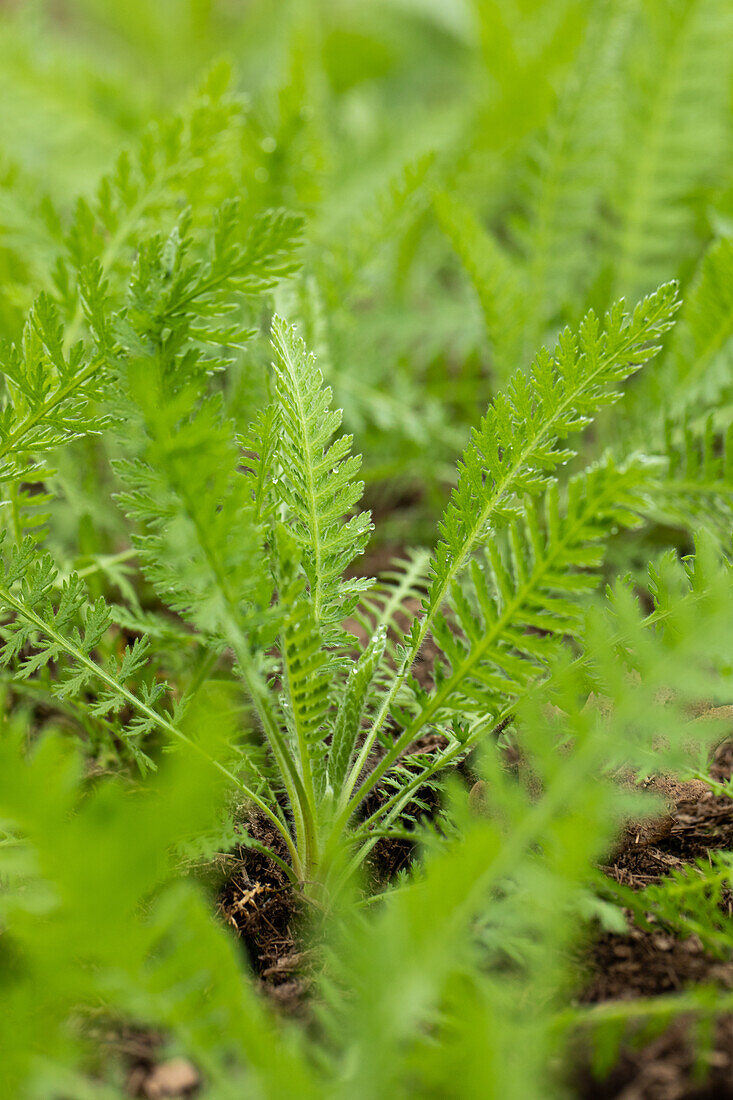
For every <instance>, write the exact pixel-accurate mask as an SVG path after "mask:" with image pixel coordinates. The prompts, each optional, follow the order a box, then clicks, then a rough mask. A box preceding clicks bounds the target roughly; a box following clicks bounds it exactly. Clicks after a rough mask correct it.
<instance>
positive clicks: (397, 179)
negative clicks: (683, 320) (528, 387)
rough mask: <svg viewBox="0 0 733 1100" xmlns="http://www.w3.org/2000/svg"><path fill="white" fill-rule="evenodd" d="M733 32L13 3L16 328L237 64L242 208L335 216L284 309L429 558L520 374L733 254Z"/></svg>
mask: <svg viewBox="0 0 733 1100" xmlns="http://www.w3.org/2000/svg"><path fill="white" fill-rule="evenodd" d="M730 31H731V9H730V4H729V3H728V2H727V0H704V2H703V0H613V2H606V0H597V2H595V3H593V4H583V3H579V2H577V0H576V2H571V0H442V2H437V0H278V2H277V3H276V4H273V3H272V0H240V2H235V0H156V2H155V3H150V2H149V0H126V2H125V3H124V4H109V3H107V2H106V0H36V2H32V0H31V2H25V3H20V2H17V0H16V2H10V3H7V2H6V3H5V4H3V5H2V12H1V14H0V34H1V35H2V41H3V65H2V71H1V72H0V95H2V102H3V103H4V104H5V105H6V109H5V110H4V111H3V112H2V117H1V118H0V165H1V166H2V188H1V189H0V241H1V242H2V243H1V244H0V276H2V278H1V285H2V290H1V291H0V315H1V318H2V320H3V322H4V323H5V324H6V326H7V331H10V332H13V331H15V332H18V331H19V330H20V327H21V324H22V319H23V316H24V312H25V310H26V309H27V308H28V306H29V305H30V302H31V301H32V298H33V296H34V294H35V293H36V292H37V291H38V290H39V289H41V288H43V286H44V285H45V284H47V283H48V281H49V278H50V274H51V273H50V265H51V264H52V263H53V259H54V255H55V246H56V241H55V239H57V238H58V234H59V223H60V222H61V223H63V220H64V218H65V217H68V215H69V212H70V211H71V209H72V207H73V204H74V202H75V199H76V196H77V195H87V196H89V195H91V194H92V193H93V192H94V189H95V186H96V184H97V181H98V179H99V178H100V177H101V175H102V174H103V172H104V171H105V170H108V169H109V168H110V166H111V165H112V164H113V163H114V161H115V158H116V157H117V156H118V155H119V152H120V150H123V149H126V148H132V149H134V148H135V146H136V145H137V143H138V142H139V135H140V133H141V131H143V130H144V128H145V126H146V125H148V124H149V123H151V122H153V121H154V120H156V119H160V118H165V117H166V116H168V115H170V113H171V112H173V111H174V110H175V109H176V107H177V106H178V105H179V104H180V103H181V102H182V101H185V97H186V96H187V94H188V93H189V92H190V90H191V89H192V88H193V87H195V86H196V85H197V83H198V82H199V81H200V79H201V74H202V72H204V71H206V69H207V68H208V67H210V66H211V65H212V63H214V62H215V61H216V60H217V59H220V58H222V57H225V58H228V59H229V60H230V61H231V62H232V63H233V64H234V68H235V73H236V80H237V82H238V87H239V90H240V91H241V92H242V94H243V97H244V104H245V106H244V122H243V125H242V127H241V130H240V131H239V133H238V136H237V141H238V142H239V143H240V147H239V149H238V151H237V156H239V157H240V158H241V163H242V164H243V165H244V166H245V168H244V169H243V171H242V173H241V189H242V191H243V192H244V193H245V194H246V196H247V197H248V198H249V199H250V200H251V202H252V205H253V208H261V207H262V206H263V205H284V206H287V207H290V208H295V209H298V210H302V211H303V212H305V214H306V215H307V219H308V223H307V241H306V263H305V265H304V272H305V274H304V276H303V278H302V279H301V280H300V282H299V283H298V284H296V285H295V286H293V287H292V288H290V289H289V295H288V296H289V299H290V300H288V301H287V302H286V303H284V305H283V309H285V311H286V312H287V313H288V314H289V315H290V316H291V317H293V318H294V319H297V320H299V321H300V323H301V324H302V325H303V326H304V327H305V330H306V336H307V338H308V340H309V342H310V343H311V345H312V346H314V347H315V348H316V350H317V352H318V353H319V357H320V362H321V365H322V367H323V369H324V373H326V374H327V376H328V380H329V382H330V384H332V385H333V387H334V389H335V392H336V398H337V401H338V403H339V404H340V405H342V406H343V408H344V411H345V420H346V424H347V427H348V428H349V430H351V431H353V432H354V433H355V435H356V438H357V446H358V448H359V449H361V450H362V451H363V453H364V456H365V475H366V482H367V490H368V503H369V504H370V505H371V506H372V507H373V508H374V510H375V512H376V513H377V515H378V517H379V518H380V520H381V521H382V522H381V525H380V528H381V532H382V534H381V537H382V539H384V540H386V541H387V542H390V543H397V544H401V543H403V542H404V541H405V531H406V530H408V529H409V531H410V540H411V541H412V542H415V541H420V537H421V534H422V531H427V530H428V529H429V528H428V527H427V526H426V524H427V521H429V520H431V519H433V518H434V516H435V513H436V510H437V505H438V503H439V502H440V501H442V500H444V498H445V486H446V483H447V482H450V480H451V479H452V477H453V473H452V470H453V462H454V459H455V455H456V454H457V453H458V451H459V449H460V447H461V445H462V444H463V443H464V442H465V437H466V435H467V430H468V428H467V425H470V424H471V423H472V422H474V421H475V419H476V417H477V415H478V414H479V413H480V412H481V411H483V409H484V408H485V407H486V404H487V402H488V400H489V399H490V397H491V396H492V394H493V393H494V392H495V391H496V389H497V388H498V387H499V386H500V385H501V383H502V382H503V381H504V380H505V379H506V377H507V376H508V374H509V373H510V371H511V370H512V369H514V368H515V367H516V366H518V365H522V364H528V363H529V361H530V360H531V357H532V355H533V354H534V351H535V350H536V349H537V347H538V346H539V345H540V344H541V343H544V342H547V341H550V340H552V339H553V338H554V337H555V336H556V334H557V332H558V330H559V329H560V328H561V327H562V326H563V325H565V324H566V323H572V322H575V321H577V320H578V318H579V317H580V316H581V315H582V314H583V313H584V312H585V311H586V310H587V308H588V307H589V306H594V307H596V308H598V309H601V310H602V309H604V308H606V307H607V306H608V304H609V303H610V302H611V301H612V300H613V299H614V298H617V297H620V296H623V295H625V296H627V297H628V298H636V297H638V296H639V295H641V294H642V293H645V292H648V291H649V290H651V289H652V288H653V287H654V286H656V285H657V284H658V283H659V282H660V281H662V280H665V279H669V278H673V277H678V278H680V279H681V280H682V282H683V284H686V283H688V282H689V281H690V279H691V278H693V277H694V273H695V269H696V266H697V264H698V263H699V261H700V258H701V256H702V255H703V253H704V251H705V249H706V248H707V246H708V245H709V244H710V242H711V241H713V240H714V239H715V238H716V237H717V236H721V235H722V236H726V235H727V234H728V233H729V232H730V231H731V226H732V225H733V221H732V219H733V186H732V183H733V175H732V171H731V165H732V164H733V161H732V160H731V157H730V139H731V110H730V108H731V80H730V75H731V59H732V56H733V50H731V46H730V41H731V34H730ZM191 170H192V172H195V168H194V167H192V169H191ZM47 193H50V194H52V195H53V206H51V204H50V202H49V201H48V200H47V199H46V198H45V196H46V194H47ZM39 209H40V210H41V211H42V212H43V215H44V216H43V217H42V218H41V219H39V217H38V212H39ZM44 227H45V228H44ZM479 244H481V248H479ZM479 254H480V258H479ZM477 291H478V292H477ZM262 354H263V355H266V354H267V353H266V351H265V350H263V351H262ZM247 374H248V377H247V379H246V381H243V380H239V381H236V380H233V381H231V382H230V383H229V385H230V388H231V394H230V398H231V401H232V402H233V405H234V406H236V404H237V402H244V403H246V405H247V408H248V411H250V410H251V405H252V403H253V402H254V403H258V402H260V401H261V400H262V399H263V395H262V393H260V392H259V391H258V385H260V383H258V380H257V377H256V374H254V375H253V373H252V372H247ZM645 404H646V403H645ZM234 411H236V408H235V409H234ZM608 430H609V431H610V432H611V433H612V436H613V433H614V432H616V431H617V430H618V429H617V428H615V427H613V426H611V427H610V428H609V429H608ZM77 489H78V487H77ZM78 492H80V490H78ZM78 492H77V496H78ZM70 495H71V496H74V493H73V492H71V493H69V492H67V497H69V496H70ZM421 525H425V526H421ZM102 549H103V548H102Z"/></svg>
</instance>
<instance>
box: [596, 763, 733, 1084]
mask: <svg viewBox="0 0 733 1100" xmlns="http://www.w3.org/2000/svg"><path fill="white" fill-rule="evenodd" d="M732 768H733V743H729V744H726V745H724V746H722V747H721V749H720V750H719V751H718V752H717V753H716V756H715V761H714V764H713V767H712V768H711V773H712V775H713V776H714V777H715V778H716V779H726V778H728V777H729V776H730V774H731V770H732ZM660 793H667V794H668V796H669V797H670V801H671V803H672V805H671V807H670V809H671V812H670V814H669V815H664V816H663V817H661V818H659V819H656V820H655V821H653V822H652V823H651V824H650V825H648V826H646V828H645V829H639V830H637V829H635V828H634V827H633V826H630V827H629V828H627V830H626V831H625V833H624V837H623V840H624V843H623V844H621V845H620V846H619V848H618V850H617V851H616V852H615V853H614V855H613V858H612V861H611V863H610V865H609V866H608V867H606V868H605V871H606V873H607V874H608V875H609V877H610V878H611V879H613V880H615V881H616V882H619V883H621V884H623V885H625V886H630V887H631V888H632V889H640V888H642V887H644V886H646V885H647V884H648V883H651V882H658V881H659V879H660V878H661V877H662V876H664V875H665V874H668V873H669V872H670V871H672V870H674V869H676V868H681V867H683V866H684V865H685V864H689V863H690V862H692V861H694V860H696V859H699V858H701V857H704V856H705V855H706V853H707V852H710V851H713V850H715V849H722V848H725V849H727V848H731V847H733V799H730V798H727V797H725V796H722V797H716V796H714V795H713V794H712V793H711V792H709V791H707V792H704V793H703V791H702V789H701V788H698V790H697V795H696V797H694V798H693V797H692V795H693V794H695V789H694V788H692V789H690V788H687V789H686V788H684V787H683V786H680V785H679V784H677V785H675V784H674V783H671V784H669V790H668V791H666V792H662V791H661V790H660ZM589 963H590V978H589V981H588V984H587V986H586V989H585V990H584V992H583V995H582V997H581V1000H582V1001H584V1002H586V1003H598V1002H605V1001H611V1000H629V999H633V998H637V997H650V996H658V995H661V994H666V993H676V992H680V991H681V990H683V989H685V988H689V987H690V986H693V985H706V986H717V987H718V988H720V989H726V990H730V989H733V940H732V942H731V955H730V957H728V958H725V959H720V958H716V957H714V956H712V955H710V954H707V953H706V952H705V951H704V950H703V947H702V945H701V943H700V942H699V941H698V940H697V939H696V937H690V938H688V939H685V940H681V939H678V938H676V937H675V936H674V935H672V934H670V933H669V932H667V931H665V930H664V929H662V928H660V929H659V930H656V929H652V930H648V929H647V930H642V929H640V928H637V927H633V926H631V927H630V928H629V930H628V931H627V932H626V933H624V934H616V933H613V934H611V933H607V934H605V935H602V936H601V937H600V938H599V939H598V940H597V942H596V943H595V944H594V947H593V949H592V951H591V956H590V959H589ZM582 1062H583V1060H582V1058H581V1065H580V1067H579V1070H578V1074H577V1077H576V1089H577V1092H576V1095H577V1096H578V1097H579V1098H580V1100H707V1098H710V1100H712V1098H716V1100H718V1098H719V1100H725V1098H727V1097H730V1098H731V1100H733V1016H732V1015H727V1016H723V1017H721V1018H720V1019H719V1020H718V1021H717V1023H716V1025H715V1028H714V1029H713V1035H712V1037H711V1043H710V1047H709V1049H705V1047H703V1048H702V1049H701V1048H700V1044H699V1042H698V1040H697V1038H696V1037H695V1034H694V1028H693V1026H692V1025H691V1023H690V1021H685V1020H676V1021H675V1022H674V1023H673V1024H672V1025H671V1026H670V1027H669V1028H667V1029H666V1030H665V1031H664V1033H663V1034H662V1035H659V1036H657V1037H656V1038H655V1039H654V1040H652V1041H651V1042H647V1043H646V1044H644V1045H639V1046H635V1045H634V1044H633V1043H631V1042H629V1043H627V1044H626V1045H625V1046H624V1047H623V1049H622V1051H621V1055H620V1058H619V1060H618V1061H617V1063H616V1065H615V1066H614V1069H613V1070H612V1071H611V1073H610V1074H609V1075H608V1076H607V1077H605V1078H604V1079H603V1080H598V1078H596V1077H595V1076H594V1075H593V1074H592V1073H591V1071H590V1069H589V1067H588V1063H587V1061H586V1063H585V1064H582Z"/></svg>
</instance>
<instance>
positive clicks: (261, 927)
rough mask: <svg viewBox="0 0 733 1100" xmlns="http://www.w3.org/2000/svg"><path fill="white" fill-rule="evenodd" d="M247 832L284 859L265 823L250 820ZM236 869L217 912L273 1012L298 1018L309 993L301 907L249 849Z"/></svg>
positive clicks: (279, 874) (281, 876)
mask: <svg viewBox="0 0 733 1100" xmlns="http://www.w3.org/2000/svg"><path fill="white" fill-rule="evenodd" d="M248 831H249V832H250V833H251V835H252V836H254V837H255V838H256V839H257V840H260V841H261V842H262V843H263V844H266V845H267V846H268V847H269V848H272V849H273V851H275V852H276V853H277V854H278V855H282V856H283V858H286V857H287V853H286V852H285V851H284V850H283V848H284V846H283V845H282V841H281V840H280V837H279V836H278V834H277V833H276V832H275V831H274V830H273V829H272V828H271V827H269V826H268V824H267V822H266V821H263V820H262V819H260V818H253V819H252V821H250V822H249V824H248ZM236 858H237V864H236V868H235V870H234V871H233V873H232V874H230V876H229V878H228V879H227V881H226V883H225V885H224V888H223V890H222V892H221V895H220V897H219V910H220V912H221V914H222V916H223V917H224V919H225V920H226V921H227V923H228V924H230V925H231V926H232V927H233V928H234V929H235V930H236V932H237V934H238V936H239V937H240V939H241V940H242V943H243V945H244V947H245V949H246V951H247V956H248V959H249V963H250V965H251V967H252V970H253V971H254V973H255V974H256V975H257V977H258V979H259V985H260V988H261V989H262V991H263V992H265V993H266V994H267V995H268V996H269V997H270V999H271V1000H272V1001H274V1003H275V1005H276V1007H277V1008H278V1009H280V1010H281V1011H284V1012H286V1013H288V1014H289V1015H296V1016H297V1015H302V1014H303V1012H304V1011H305V1004H306V999H307V994H308V990H309V989H310V985H311V979H310V967H311V964H312V952H309V951H305V950H303V948H302V946H301V945H300V937H299V927H300V926H301V924H302V923H303V921H304V919H305V916H306V913H305V903H304V902H303V901H302V900H301V899H300V898H299V896H298V894H297V893H296V891H295V890H294V889H293V887H292V885H291V883H290V882H289V881H288V879H287V876H286V875H285V873H284V871H282V870H281V869H280V868H279V867H278V866H277V864H275V863H274V862H273V861H272V860H271V859H268V858H267V856H265V855H263V854H262V853H260V852H257V851H255V850H253V849H251V848H242V849H240V851H239V852H238V853H237V857H236Z"/></svg>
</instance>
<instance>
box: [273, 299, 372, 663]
mask: <svg viewBox="0 0 733 1100" xmlns="http://www.w3.org/2000/svg"><path fill="white" fill-rule="evenodd" d="M272 340H273V347H274V349H275V374H276V379H277V393H278V403H279V407H280V418H281V434H280V448H279V454H278V458H279V462H280V475H279V478H278V489H279V493H280V496H281V499H282V501H283V503H284V504H285V505H286V506H287V508H288V509H289V511H290V512H291V514H292V516H293V519H294V521H295V522H294V525H293V533H294V535H295V538H296V539H297V541H298V543H299V545H300V547H301V551H302V562H303V569H304V570H305V574H306V577H307V578H308V586H309V590H310V595H311V600H312V601H313V614H314V617H315V620H316V622H317V623H318V624H319V625H320V626H321V627H322V629H323V631H324V637H325V639H326V641H327V642H329V643H330V642H332V641H333V640H335V639H337V638H338V637H339V635H340V623H341V621H342V620H343V619H344V618H345V617H346V616H347V615H348V614H350V612H351V611H352V609H353V607H354V605H355V604H356V601H357V599H358V597H359V594H360V593H361V592H363V591H364V588H365V587H366V586H367V585H368V583H369V582H367V581H363V580H359V579H355V580H344V579H343V574H344V572H345V571H346V569H347V568H348V566H349V565H350V564H351V563H352V562H353V560H354V558H355V557H356V556H357V555H358V554H360V553H361V552H362V551H363V550H364V547H365V546H366V542H367V538H368V535H369V531H370V530H371V523H370V517H369V515H368V513H366V512H358V513H356V514H354V515H352V514H351V513H352V512H353V509H354V507H355V506H356V504H357V503H358V501H359V499H360V497H361V494H362V490H363V484H362V482H360V481H357V480H356V474H357V473H358V470H359V466H360V465H361V459H360V458H359V457H357V456H355V455H350V454H349V452H350V450H351V436H348V435H342V436H339V437H338V438H337V439H336V440H335V441H333V442H331V440H332V438H333V436H334V433H335V432H336V431H337V430H338V428H339V426H340V424H341V414H340V412H335V411H333V410H330V409H329V402H330V399H331V391H330V389H328V388H327V387H324V385H323V378H322V375H321V372H320V371H319V369H318V367H317V366H316V362H315V358H314V357H313V356H312V355H309V354H308V352H307V351H306V348H305V344H304V343H303V341H302V340H300V338H299V337H298V336H297V335H296V333H295V330H294V329H293V328H291V327H289V326H287V325H286V324H285V323H284V322H283V321H281V320H280V319H279V318H277V317H276V318H275V319H274V321H273V326H272Z"/></svg>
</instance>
